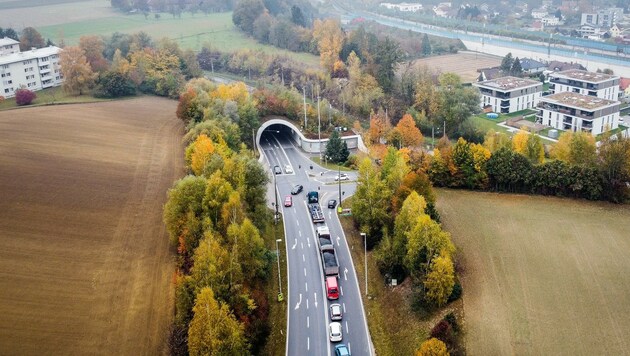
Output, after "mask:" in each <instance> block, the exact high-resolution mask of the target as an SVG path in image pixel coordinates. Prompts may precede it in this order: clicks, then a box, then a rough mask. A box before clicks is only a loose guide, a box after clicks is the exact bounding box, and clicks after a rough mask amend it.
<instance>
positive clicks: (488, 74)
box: [477, 67, 506, 82]
mask: <svg viewBox="0 0 630 356" xmlns="http://www.w3.org/2000/svg"><path fill="white" fill-rule="evenodd" d="M477 72H478V73H479V76H478V77H477V81H478V82H484V81H486V80H492V79H497V78H501V77H505V76H506V74H505V73H503V71H502V70H501V67H492V68H481V69H477Z"/></svg>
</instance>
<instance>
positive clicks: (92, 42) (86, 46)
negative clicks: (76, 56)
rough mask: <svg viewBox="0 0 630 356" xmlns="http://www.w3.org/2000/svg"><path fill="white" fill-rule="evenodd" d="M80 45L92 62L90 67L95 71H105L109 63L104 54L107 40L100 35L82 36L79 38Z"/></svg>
mask: <svg viewBox="0 0 630 356" xmlns="http://www.w3.org/2000/svg"><path fill="white" fill-rule="evenodd" d="M79 47H80V48H81V49H82V50H83V53H84V54H85V58H86V60H87V61H88V63H89V64H90V68H92V71H94V72H103V71H105V70H107V67H108V66H109V64H108V63H107V60H106V59H105V57H104V56H103V51H104V50H105V42H103V38H102V37H100V36H81V38H79Z"/></svg>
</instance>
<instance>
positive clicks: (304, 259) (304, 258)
mask: <svg viewBox="0 0 630 356" xmlns="http://www.w3.org/2000/svg"><path fill="white" fill-rule="evenodd" d="M302 262H306V257H304V254H302Z"/></svg>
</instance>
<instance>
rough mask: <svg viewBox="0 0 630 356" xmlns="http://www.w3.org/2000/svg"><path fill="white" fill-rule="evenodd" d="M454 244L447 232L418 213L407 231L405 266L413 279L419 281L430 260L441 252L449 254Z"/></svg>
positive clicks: (427, 217) (425, 271)
mask: <svg viewBox="0 0 630 356" xmlns="http://www.w3.org/2000/svg"><path fill="white" fill-rule="evenodd" d="M454 251H455V246H454V245H453V243H452V242H451V237H450V234H449V233H448V232H445V231H442V228H441V227H440V225H439V224H438V223H437V222H435V221H433V220H431V218H430V217H429V215H427V214H420V215H419V216H418V217H417V218H416V220H415V221H414V222H413V225H412V228H411V230H409V232H407V254H406V256H405V260H404V263H405V267H406V268H407V271H408V272H409V274H410V275H411V276H412V277H414V280H415V281H417V282H419V281H422V280H423V279H424V276H425V275H426V274H427V272H428V270H429V267H430V266H431V262H432V261H433V260H434V259H435V258H437V257H438V256H440V255H441V254H442V253H446V254H447V255H451V254H452V253H453V252H454Z"/></svg>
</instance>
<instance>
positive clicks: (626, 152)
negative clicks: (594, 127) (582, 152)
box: [599, 135, 630, 203]
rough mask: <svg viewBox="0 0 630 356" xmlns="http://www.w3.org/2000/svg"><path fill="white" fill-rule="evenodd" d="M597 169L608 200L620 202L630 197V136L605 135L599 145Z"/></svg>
mask: <svg viewBox="0 0 630 356" xmlns="http://www.w3.org/2000/svg"><path fill="white" fill-rule="evenodd" d="M599 169H600V171H601V173H602V175H603V176H604V179H605V182H606V183H605V196H606V198H607V199H608V200H610V201H613V202H617V203H621V202H624V201H626V200H628V199H630V188H629V187H628V184H627V182H629V181H630V138H627V137H623V136H621V135H617V136H610V137H606V136H605V137H604V139H603V140H602V142H601V145H600V146H599Z"/></svg>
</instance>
